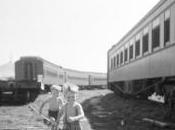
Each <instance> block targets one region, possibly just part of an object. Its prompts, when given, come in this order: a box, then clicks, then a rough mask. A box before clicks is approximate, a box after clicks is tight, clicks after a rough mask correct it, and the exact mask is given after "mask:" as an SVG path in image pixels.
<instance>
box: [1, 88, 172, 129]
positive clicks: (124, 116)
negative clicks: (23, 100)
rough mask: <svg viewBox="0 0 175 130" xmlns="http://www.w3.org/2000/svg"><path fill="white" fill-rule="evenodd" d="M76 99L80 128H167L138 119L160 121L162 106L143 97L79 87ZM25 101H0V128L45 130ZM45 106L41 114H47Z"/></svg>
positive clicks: (41, 97)
mask: <svg viewBox="0 0 175 130" xmlns="http://www.w3.org/2000/svg"><path fill="white" fill-rule="evenodd" d="M46 98H48V94H42V95H39V96H38V98H37V99H36V100H35V101H34V102H33V103H29V104H30V105H33V106H35V107H36V108H37V109H38V108H39V106H40V105H41V103H42V102H43V101H44V100H45V99H46ZM78 100H79V101H80V102H81V104H82V106H83V109H84V111H85V115H86V120H84V121H82V122H81V123H82V126H83V130H170V128H169V129H168V128H166V129H165V128H159V127H157V126H154V125H152V124H150V123H147V122H144V121H142V119H143V118H152V119H156V120H160V121H163V120H164V115H165V107H164V106H163V105H162V104H157V103H153V102H150V101H147V100H139V99H133V98H122V97H119V96H116V95H115V94H114V93H113V92H111V91H110V90H106V89H102V90H82V91H80V94H79V98H78ZM29 104H25V105H24V104H23V105H19V104H14V103H12V102H11V103H10V102H8V103H7V102H5V103H2V104H1V106H0V130H2V129H6V130H11V129H12V130H19V129H20V130H48V127H47V126H46V125H45V124H44V123H43V121H42V119H41V117H39V116H38V115H37V114H36V113H33V112H31V111H30V109H29V108H28V105H29ZM47 108H48V106H47V105H46V106H45V107H44V110H43V113H44V114H46V115H47Z"/></svg>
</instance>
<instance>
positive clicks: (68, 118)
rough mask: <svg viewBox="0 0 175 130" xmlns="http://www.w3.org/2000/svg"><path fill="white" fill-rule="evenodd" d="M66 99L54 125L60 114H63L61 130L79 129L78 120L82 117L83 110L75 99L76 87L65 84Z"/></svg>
mask: <svg viewBox="0 0 175 130" xmlns="http://www.w3.org/2000/svg"><path fill="white" fill-rule="evenodd" d="M67 86H68V87H67V90H66V95H65V96H66V99H67V103H66V104H65V105H63V107H62V108H61V110H60V112H59V113H58V118H57V121H56V124H55V125H58V124H59V121H60V118H61V116H62V115H63V114H64V120H63V121H64V124H63V130H81V125H80V120H81V119H82V118H84V111H83V109H82V106H81V104H80V103H78V102H77V101H76V97H77V93H78V87H77V86H75V85H72V84H67Z"/></svg>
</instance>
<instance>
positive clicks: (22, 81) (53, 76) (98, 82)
mask: <svg viewBox="0 0 175 130" xmlns="http://www.w3.org/2000/svg"><path fill="white" fill-rule="evenodd" d="M106 78H107V76H106V74H104V73H94V72H84V71H77V70H71V69H67V68H63V67H61V66H58V65H56V64H53V63H51V62H49V61H46V60H44V59H42V58H41V57H31V56H29V57H27V56H25V57H21V58H20V59H19V60H18V61H16V63H15V80H16V86H17V88H18V89H16V93H17V94H18V93H20V94H23V95H26V96H28V97H30V96H31V97H33V95H37V93H39V91H40V89H41V86H43V87H42V88H43V89H46V90H49V89H50V86H51V85H53V84H55V85H60V86H62V85H63V84H64V83H66V82H70V83H73V84H76V85H78V86H79V87H80V89H83V88H87V87H91V88H92V87H94V86H95V87H96V86H100V87H101V86H107V80H106Z"/></svg>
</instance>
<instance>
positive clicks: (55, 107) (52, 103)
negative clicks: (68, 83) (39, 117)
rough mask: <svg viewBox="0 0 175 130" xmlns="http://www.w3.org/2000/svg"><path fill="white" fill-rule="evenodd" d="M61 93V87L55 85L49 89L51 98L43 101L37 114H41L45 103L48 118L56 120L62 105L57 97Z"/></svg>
mask: <svg viewBox="0 0 175 130" xmlns="http://www.w3.org/2000/svg"><path fill="white" fill-rule="evenodd" d="M60 92H61V87H60V86H57V85H52V87H51V94H52V96H51V97H50V98H48V99H47V100H45V101H44V102H43V103H42V104H41V107H40V110H39V112H40V113H41V112H42V109H43V107H44V105H45V104H46V103H48V104H49V109H48V116H49V118H54V120H57V115H58V112H59V110H60V109H61V107H62V105H63V101H62V99H61V98H60V97H59V96H60V95H59V93H60Z"/></svg>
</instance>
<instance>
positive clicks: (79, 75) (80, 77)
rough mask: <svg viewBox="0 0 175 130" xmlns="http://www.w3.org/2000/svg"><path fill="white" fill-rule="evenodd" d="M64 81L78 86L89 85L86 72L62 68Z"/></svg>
mask: <svg viewBox="0 0 175 130" xmlns="http://www.w3.org/2000/svg"><path fill="white" fill-rule="evenodd" d="M64 72H65V79H66V82H70V83H73V84H76V85H78V86H80V87H84V86H88V85H89V75H88V73H87V72H84V71H78V70H72V69H67V68H64Z"/></svg>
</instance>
